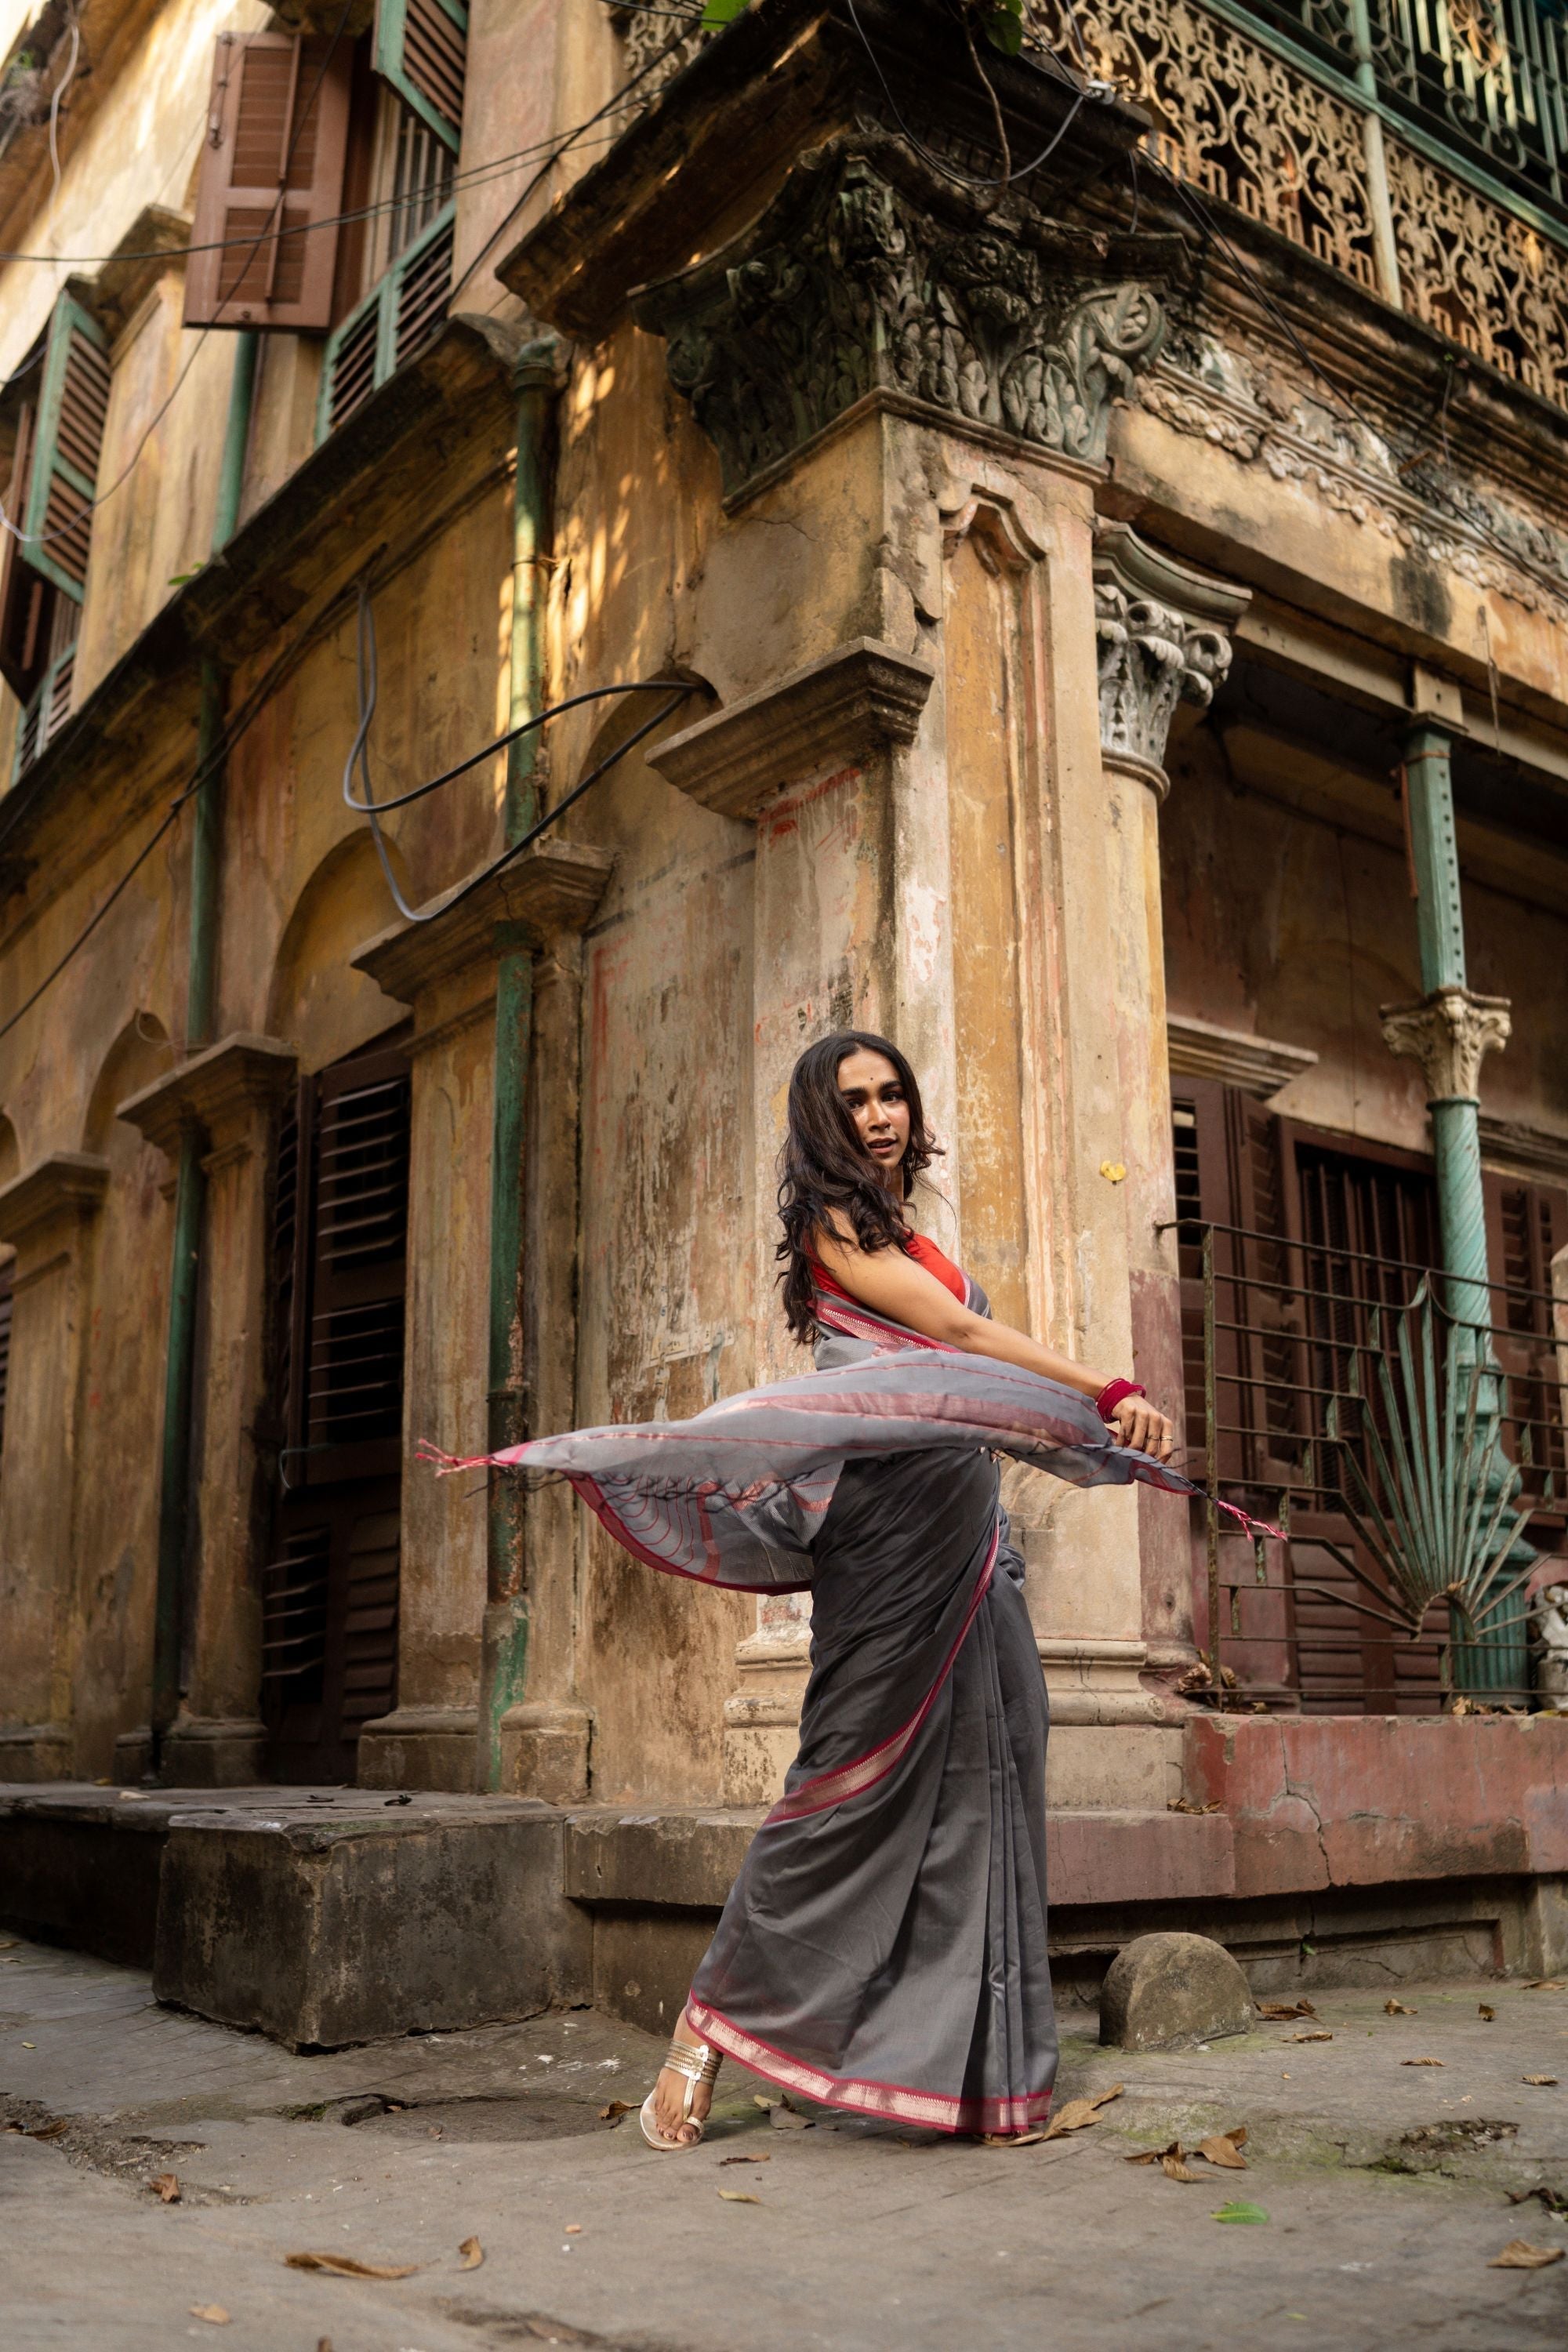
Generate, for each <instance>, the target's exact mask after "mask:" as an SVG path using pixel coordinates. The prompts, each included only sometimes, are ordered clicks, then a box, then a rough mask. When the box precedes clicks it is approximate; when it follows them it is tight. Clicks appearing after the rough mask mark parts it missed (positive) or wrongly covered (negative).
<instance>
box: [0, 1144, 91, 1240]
mask: <svg viewBox="0 0 1568 2352" xmlns="http://www.w3.org/2000/svg"><path fill="white" fill-rule="evenodd" d="M108 1189H109V1162H108V1160H102V1159H100V1157H99V1156H98V1154H97V1153H96V1152H91V1151H51V1152H50V1153H49V1154H48V1155H47V1158H45V1159H43V1160H36V1161H35V1162H34V1164H33V1166H32V1167H31V1168H29V1169H27V1170H26V1172H25V1173H24V1174H22V1175H20V1176H14V1177H13V1178H12V1180H11V1181H10V1183H9V1184H6V1185H4V1186H0V1242H8V1243H10V1244H11V1245H12V1247H13V1248H14V1249H16V1252H17V1253H18V1255H26V1253H27V1252H28V1251H30V1250H31V1249H33V1248H34V1247H36V1245H37V1244H38V1242H39V1241H40V1240H42V1239H45V1238H46V1237H48V1236H50V1235H51V1229H53V1228H56V1227H58V1226H59V1225H61V1224H64V1223H74V1222H76V1221H78V1220H79V1219H81V1218H84V1217H90V1216H94V1215H96V1214H97V1212H98V1210H99V1209H100V1206H101V1205H102V1202H103V1196H104V1193H105V1192H107V1191H108Z"/></svg>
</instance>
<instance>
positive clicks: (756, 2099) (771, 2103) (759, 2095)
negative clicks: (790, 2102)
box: [752, 2091, 778, 2110]
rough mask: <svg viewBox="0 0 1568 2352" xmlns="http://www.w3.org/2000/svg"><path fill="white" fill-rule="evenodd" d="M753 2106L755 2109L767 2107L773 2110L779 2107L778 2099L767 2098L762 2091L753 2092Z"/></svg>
mask: <svg viewBox="0 0 1568 2352" xmlns="http://www.w3.org/2000/svg"><path fill="white" fill-rule="evenodd" d="M777 2105H778V2101H777V2100H776V2099H770V2098H768V2097H766V2096H765V2095H764V2094H763V2092H761V2091H753V2092H752V2106H753V2107H767V2108H769V2109H770V2110H771V2109H772V2108H773V2107H776V2106H777Z"/></svg>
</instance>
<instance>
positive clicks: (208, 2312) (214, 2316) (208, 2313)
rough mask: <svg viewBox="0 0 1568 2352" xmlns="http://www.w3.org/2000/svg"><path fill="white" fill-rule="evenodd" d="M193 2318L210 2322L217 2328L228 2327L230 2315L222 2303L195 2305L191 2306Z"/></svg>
mask: <svg viewBox="0 0 1568 2352" xmlns="http://www.w3.org/2000/svg"><path fill="white" fill-rule="evenodd" d="M191 2317H192V2318H193V2319H206V2320H210V2321H211V2323H212V2325H213V2326H215V2327H226V2326H228V2314H227V2312H226V2310H225V2309H224V2307H223V2305H222V2304H221V2303H193V2304H192V2305H191Z"/></svg>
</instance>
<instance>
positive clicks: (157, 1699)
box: [151, 328, 261, 1771]
mask: <svg viewBox="0 0 1568 2352" xmlns="http://www.w3.org/2000/svg"><path fill="white" fill-rule="evenodd" d="M260 348H261V338H260V336H259V335H258V334H257V333H256V332H255V331H253V330H251V329H248V328H247V330H245V331H244V332H242V333H241V334H239V335H237V337H236V338H235V355H234V373H233V375H232V376H231V378H230V381H229V399H228V417H227V422H226V426H225V430H224V443H223V451H222V455H221V457H220V459H219V464H218V485H217V499H216V506H215V509H214V512H213V533H212V553H213V555H215V556H216V555H217V554H219V553H221V551H223V549H224V548H225V547H226V545H227V543H228V541H229V540H230V539H232V537H233V536H234V532H235V530H236V527H237V523H238V520H239V502H240V496H241V492H242V490H243V488H244V482H245V457H246V451H247V447H248V446H249V441H250V412H251V404H252V401H253V399H254V397H255V392H256V365H257V359H258V353H259V352H260ZM223 732H224V676H223V672H222V670H221V669H220V667H218V664H217V663H216V661H214V660H212V659H211V658H210V656H209V657H208V658H206V659H205V660H204V661H203V663H202V667H201V709H200V717H199V719H198V721H197V733H196V770H197V773H198V775H199V776H200V778H201V782H200V784H199V786H198V789H197V792H196V796H195V817H194V823H193V826H192V835H191V899H190V916H189V939H188V944H187V949H186V982H185V1052H186V1055H187V1056H188V1055H192V1054H196V1053H199V1052H200V1051H201V1049H202V1047H203V1046H204V1045H211V1044H212V1043H213V1024H214V1020H215V1018H216V997H217V929H218V897H219V892H220V889H221V887H222V864H223V802H224V769H223V761H222V757H221V748H222V744H223ZM204 1150H205V1138H204V1137H202V1136H201V1135H200V1134H199V1133H198V1132H197V1131H196V1129H195V1128H194V1127H187V1128H186V1129H184V1133H183V1134H182V1135H181V1138H180V1158H179V1165H178V1168H177V1170H176V1172H175V1179H174V1267H173V1273H172V1276H171V1280H170V1285H169V1345H168V1349H167V1352H166V1354H165V1356H164V1359H163V1449H162V1455H161V1462H160V1477H159V1487H158V1554H157V1570H156V1584H155V1588H154V1598H153V1698H152V1707H151V1720H152V1731H153V1769H154V1771H156V1770H158V1769H160V1768H161V1766H162V1764H163V1744H164V1741H165V1740H166V1738H167V1737H168V1734H169V1731H170V1729H171V1727H173V1725H174V1722H175V1720H176V1718H177V1717H178V1715H179V1711H180V1690H181V1684H182V1682H183V1679H184V1648H185V1616H186V1612H185V1577H186V1561H187V1559H188V1556H189V1551H190V1540H191V1535H190V1528H191V1486H192V1475H193V1469H192V1461H191V1421H192V1410H193V1406H194V1404H195V1359H196V1309H197V1304H198V1298H199V1290H200V1284H199V1276H200V1270H201V1247H202V1227H203V1222H204V1215H205V1207H206V1171H205V1169H204V1168H203V1166H202V1158H203V1153H204Z"/></svg>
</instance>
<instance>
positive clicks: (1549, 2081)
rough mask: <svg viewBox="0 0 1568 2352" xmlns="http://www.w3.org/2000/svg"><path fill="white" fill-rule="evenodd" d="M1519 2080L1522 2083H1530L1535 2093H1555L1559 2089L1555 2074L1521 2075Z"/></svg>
mask: <svg viewBox="0 0 1568 2352" xmlns="http://www.w3.org/2000/svg"><path fill="white" fill-rule="evenodd" d="M1519 2079H1520V2081H1521V2083H1528V2084H1530V2086H1531V2090H1533V2091H1554V2090H1555V2089H1556V2088H1557V2077H1556V2075H1555V2074H1521V2076H1520V2078H1519Z"/></svg>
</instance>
